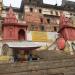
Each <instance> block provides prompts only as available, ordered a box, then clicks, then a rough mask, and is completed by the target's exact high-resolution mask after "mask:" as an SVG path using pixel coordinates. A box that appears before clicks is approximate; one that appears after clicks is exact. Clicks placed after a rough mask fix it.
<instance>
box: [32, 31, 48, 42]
mask: <svg viewBox="0 0 75 75" xmlns="http://www.w3.org/2000/svg"><path fill="white" fill-rule="evenodd" d="M32 41H37V42H40V41H41V42H45V41H48V37H47V33H46V32H38V31H32Z"/></svg>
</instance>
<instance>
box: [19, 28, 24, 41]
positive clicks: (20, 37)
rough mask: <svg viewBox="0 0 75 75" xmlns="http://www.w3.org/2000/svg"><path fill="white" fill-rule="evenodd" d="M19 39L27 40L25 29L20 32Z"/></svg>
mask: <svg viewBox="0 0 75 75" xmlns="http://www.w3.org/2000/svg"><path fill="white" fill-rule="evenodd" d="M18 39H19V40H25V31H24V30H23V29H20V30H19V32H18Z"/></svg>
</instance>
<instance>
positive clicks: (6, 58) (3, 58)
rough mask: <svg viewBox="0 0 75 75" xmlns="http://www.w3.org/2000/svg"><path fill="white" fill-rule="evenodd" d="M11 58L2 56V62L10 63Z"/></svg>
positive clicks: (0, 59) (0, 58)
mask: <svg viewBox="0 0 75 75" xmlns="http://www.w3.org/2000/svg"><path fill="white" fill-rule="evenodd" d="M9 60H10V56H0V61H9Z"/></svg>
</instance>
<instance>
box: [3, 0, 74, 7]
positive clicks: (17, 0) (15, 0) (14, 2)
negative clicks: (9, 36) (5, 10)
mask: <svg viewBox="0 0 75 75" xmlns="http://www.w3.org/2000/svg"><path fill="white" fill-rule="evenodd" d="M21 1H22V0H3V4H4V5H5V6H10V4H11V6H13V7H20V5H21ZM69 1H75V0H69ZM43 2H44V3H46V4H53V5H55V4H58V5H61V3H62V0H43Z"/></svg>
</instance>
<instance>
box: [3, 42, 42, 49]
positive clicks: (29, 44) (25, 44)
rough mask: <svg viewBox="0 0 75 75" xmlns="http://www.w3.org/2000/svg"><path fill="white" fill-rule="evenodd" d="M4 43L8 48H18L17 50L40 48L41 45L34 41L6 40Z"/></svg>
mask: <svg viewBox="0 0 75 75" xmlns="http://www.w3.org/2000/svg"><path fill="white" fill-rule="evenodd" d="M4 45H8V47H9V48H13V49H18V50H20V49H21V50H22V49H23V50H33V49H37V48H40V47H41V46H40V45H39V44H36V43H35V42H23V41H22V42H6V43H4Z"/></svg>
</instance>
